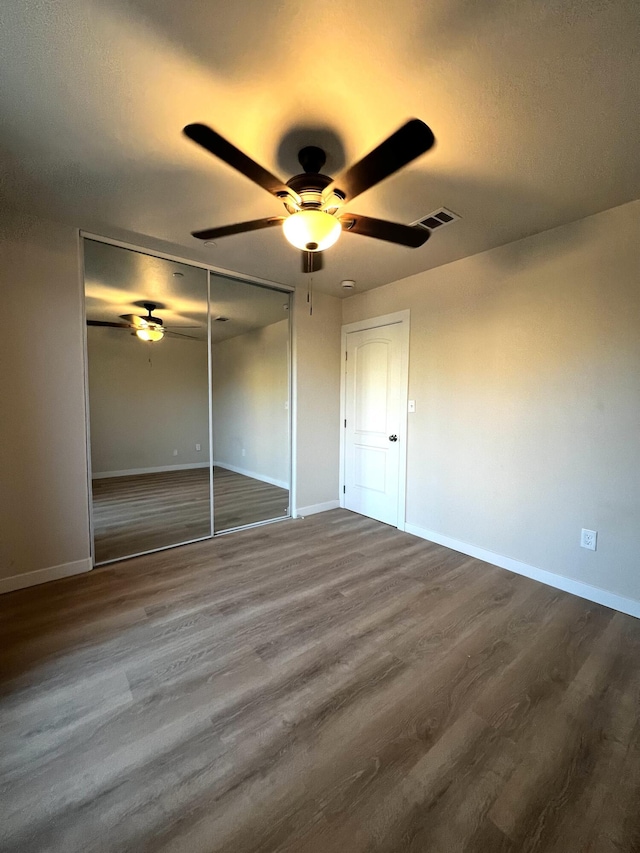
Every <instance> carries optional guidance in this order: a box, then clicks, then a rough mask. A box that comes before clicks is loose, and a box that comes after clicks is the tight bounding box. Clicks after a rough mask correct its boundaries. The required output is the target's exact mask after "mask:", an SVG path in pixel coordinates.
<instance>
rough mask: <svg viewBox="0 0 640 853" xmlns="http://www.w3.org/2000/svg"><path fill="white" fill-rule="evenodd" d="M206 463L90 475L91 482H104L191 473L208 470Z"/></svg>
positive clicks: (130, 469)
mask: <svg viewBox="0 0 640 853" xmlns="http://www.w3.org/2000/svg"><path fill="white" fill-rule="evenodd" d="M208 467H209V463H208V462H185V463H184V464H182V465H156V466H155V467H154V468H129V469H128V470H126V471H100V472H99V473H97V474H96V473H94V472H92V473H91V479H92V480H106V479H108V478H109V477H135V476H136V475H138V474H164V473H165V472H166V471H191V470H192V469H193V468H208Z"/></svg>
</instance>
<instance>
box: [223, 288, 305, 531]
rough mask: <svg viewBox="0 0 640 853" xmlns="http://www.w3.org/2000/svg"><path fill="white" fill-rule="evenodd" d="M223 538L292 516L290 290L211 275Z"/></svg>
mask: <svg viewBox="0 0 640 853" xmlns="http://www.w3.org/2000/svg"><path fill="white" fill-rule="evenodd" d="M210 301H211V321H212V322H211V392H212V395H211V397H212V405H211V412H212V432H213V461H214V476H213V495H214V497H213V501H214V530H215V532H216V533H219V532H222V531H227V530H231V529H234V528H236V527H243V526H246V525H248V524H256V523H259V522H263V521H267V520H271V519H275V518H283V517H286V516H288V515H289V514H290V511H289V504H290V501H289V483H290V460H291V452H290V416H289V372H290V368H289V362H290V332H289V301H290V297H289V294H288V293H283V292H282V291H277V290H271V289H269V288H265V287H260V286H257V285H253V284H248V283H247V282H245V281H239V280H237V279H231V278H226V277H223V276H218V275H215V274H213V273H211V275H210Z"/></svg>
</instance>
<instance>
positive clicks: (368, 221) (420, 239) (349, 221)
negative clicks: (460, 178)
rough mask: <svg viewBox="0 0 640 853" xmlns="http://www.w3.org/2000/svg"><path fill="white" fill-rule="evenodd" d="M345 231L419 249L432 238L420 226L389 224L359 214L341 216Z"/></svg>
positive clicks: (382, 220)
mask: <svg viewBox="0 0 640 853" xmlns="http://www.w3.org/2000/svg"><path fill="white" fill-rule="evenodd" d="M338 219H339V220H340V224H341V225H342V229H343V231H351V232H352V233H353V234H362V236H363V237H375V239H376V240H386V241H387V242H388V243H397V244H398V245H400V246H409V247H410V248H412V249H417V248H418V247H419V246H422V245H424V243H426V242H427V240H428V239H429V237H430V236H431V234H430V232H429V231H428V230H427V229H426V228H422V226H420V225H402V224H400V223H399V222H387V220H386V219H373V218H372V217H371V216H360V215H359V214H357V213H343V214H342V216H339V217H338Z"/></svg>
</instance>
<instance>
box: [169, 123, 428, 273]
mask: <svg viewBox="0 0 640 853" xmlns="http://www.w3.org/2000/svg"><path fill="white" fill-rule="evenodd" d="M183 132H184V133H185V135H186V136H188V137H189V139H192V140H193V141H194V142H196V143H197V144H198V145H200V146H201V147H202V148H204V149H206V150H207V151H209V152H210V153H211V154H213V155H214V156H215V157H218V158H219V159H220V160H222V161H223V162H225V163H227V164H228V165H229V166H231V167H232V168H234V169H236V170H237V171H238V172H240V173H241V174H243V175H245V176H246V177H247V178H249V180H251V181H253V182H254V183H255V184H258V186H260V187H262V188H263V189H265V190H267V192H269V193H271V194H272V195H274V196H275V197H276V198H277V199H279V200H280V201H281V202H282V203H283V204H284V206H285V209H286V211H287V214H288V215H287V216H270V217H267V218H265V219H254V220H252V221H250V222H239V223H237V224H236V225H224V226H222V227H220V228H207V229H205V230H204V231H194V232H192V235H193V236H194V237H196V238H197V239H198V240H215V239H217V238H218V237H226V236H228V235H230V234H242V233H244V232H247V231H259V230H260V229H262V228H271V227H273V226H276V225H282V229H283V231H284V235H285V237H286V238H287V240H288V241H289V242H290V243H291V244H292V245H293V246H295V247H296V248H297V249H300V250H301V251H302V271H303V272H305V273H310V272H316V271H318V270H321V269H322V266H323V261H322V252H323V250H324V249H328V248H329V247H330V246H333V244H334V243H335V242H336V240H337V239H338V237H339V236H340V234H341V232H342V231H351V232H352V233H353V234H362V235H363V236H364V237H374V238H376V239H377V240H386V241H387V242H389V243H397V244H398V245H400V246H409V247H411V248H418V247H419V246H422V245H423V244H424V243H425V242H426V241H427V240H428V239H429V236H430V232H429V231H428V230H427V229H425V228H423V227H421V226H415V225H402V224H400V223H397V222H388V221H386V220H383V219H373V218H372V217H370V216H361V215H360V214H357V213H343V212H342V207H343V205H344V204H345V203H346V202H351V201H352V200H353V199H354V198H356V196H359V195H360V193H363V192H365V190H368V189H370V188H371V187H373V186H375V185H376V184H378V183H380V181H382V180H384V178H387V177H388V176H389V175H392V174H393V173H394V172H397V171H398V170H399V169H402V168H403V167H404V166H406V165H407V164H408V163H410V162H411V161H412V160H415V158H416V157H419V156H420V155H421V154H425V153H426V152H427V151H429V149H430V148H432V147H433V145H434V143H435V138H434V135H433V133H432V132H431V129H430V128H429V127H428V126H427V125H426V124H425V123H424V122H423V121H420V119H417V118H414V119H411V120H410V121H408V122H407V123H406V124H404V125H403V126H402V127H401V128H400V129H399V130H397V131H396V132H395V133H392V134H391V136H389V137H388V138H387V139H386V140H385V141H384V142H382V143H381V144H380V145H378V147H377V148H374V149H373V151H370V152H369V154H367V155H366V156H365V157H363V158H362V160H360V161H358V162H357V163H355V164H354V165H352V166H350V167H349V168H348V169H346V170H345V171H344V172H343V173H342V174H341V175H339V176H338V177H337V178H331V177H329V176H328V175H323V174H321V172H320V169H322V167H323V165H324V163H325V161H326V155H325V152H324V151H323V150H322V148H317V147H316V146H314V145H310V146H307V147H306V148H302V149H301V151H300V152H299V153H298V160H299V162H300V165H301V166H302V168H303V172H301V173H300V174H299V175H294V176H293V177H292V178H290V179H289V180H288V181H287V182H286V183H284V182H283V181H281V180H280V179H279V178H277V177H276V176H275V175H272V174H271V173H270V172H268V171H267V170H266V169H264V168H263V167H262V166H260V165H259V164H258V163H256V162H255V160H252V159H251V158H250V157H248V156H247V155H246V154H244V153H243V152H242V151H240V149H239V148H236V147H235V145H233V144H232V143H231V142H228V141H227V140H226V139H224V137H222V136H220V134H219V133H216V131H215V130H212V129H211V128H210V127H207V125H204V124H188V125H187V126H186V127H185V128H184V131H183Z"/></svg>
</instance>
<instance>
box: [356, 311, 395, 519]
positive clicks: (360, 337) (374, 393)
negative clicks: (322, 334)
mask: <svg viewBox="0 0 640 853" xmlns="http://www.w3.org/2000/svg"><path fill="white" fill-rule="evenodd" d="M346 352H347V360H346V377H345V415H346V425H345V426H344V429H345V445H344V448H345V451H344V464H345V471H344V474H345V479H344V490H345V491H344V505H345V507H346V508H347V509H350V510H353V511H354V512H359V513H361V514H362V515H367V516H369V517H370V518H375V519H377V520H378V521H383V522H385V524H391V525H393V526H397V524H398V487H399V479H400V477H399V473H400V471H399V462H400V453H399V447H400V418H401V410H400V404H401V399H402V395H401V387H400V386H401V325H400V324H399V323H396V324H393V325H389V326H380V327H378V328H375V329H366V330H364V331H360V332H349V333H348V334H347V350H346Z"/></svg>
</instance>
